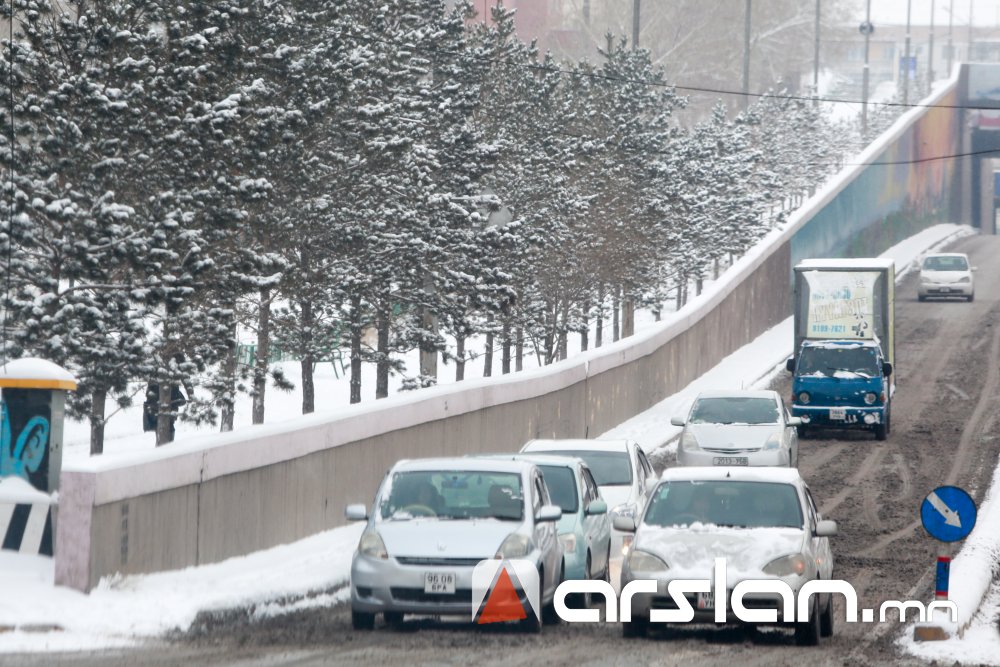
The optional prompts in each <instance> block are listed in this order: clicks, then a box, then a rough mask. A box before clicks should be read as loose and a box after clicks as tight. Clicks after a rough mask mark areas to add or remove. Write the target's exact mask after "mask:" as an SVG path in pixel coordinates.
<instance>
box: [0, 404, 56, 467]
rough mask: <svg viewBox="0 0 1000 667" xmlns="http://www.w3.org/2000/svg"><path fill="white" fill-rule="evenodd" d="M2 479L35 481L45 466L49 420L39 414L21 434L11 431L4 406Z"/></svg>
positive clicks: (0, 439) (1, 411) (0, 451)
mask: <svg viewBox="0 0 1000 667" xmlns="http://www.w3.org/2000/svg"><path fill="white" fill-rule="evenodd" d="M0 422H2V425H0V477H6V476H8V475H16V476H18V477H23V478H24V479H26V480H28V481H31V476H32V475H33V474H34V473H36V472H38V471H39V469H40V468H41V467H42V461H43V460H44V459H45V454H46V452H47V449H48V443H49V420H48V419H46V418H45V417H44V416H42V415H35V416H33V417H32V418H31V419H29V420H28V422H27V423H26V424H25V425H24V428H22V429H21V431H20V432H19V433H18V434H17V439H16V440H15V439H14V434H13V433H12V429H11V421H10V414H9V413H8V412H7V404H6V403H0Z"/></svg>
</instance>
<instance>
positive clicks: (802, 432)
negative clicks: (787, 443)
mask: <svg viewBox="0 0 1000 667" xmlns="http://www.w3.org/2000/svg"><path fill="white" fill-rule="evenodd" d="M795 432H796V433H797V434H798V436H799V440H806V439H807V438H808V437H809V427H808V426H805V425H804V424H800V425H798V426H796V427H795Z"/></svg>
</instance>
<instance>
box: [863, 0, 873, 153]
mask: <svg viewBox="0 0 1000 667" xmlns="http://www.w3.org/2000/svg"><path fill="white" fill-rule="evenodd" d="M871 25H872V0H867V2H865V31H864V32H865V67H864V70H863V71H862V75H861V77H862V78H861V136H862V137H863V138H864V137H867V136H868V42H869V40H870V37H871V33H872V31H871Z"/></svg>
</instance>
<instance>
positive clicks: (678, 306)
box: [674, 278, 684, 310]
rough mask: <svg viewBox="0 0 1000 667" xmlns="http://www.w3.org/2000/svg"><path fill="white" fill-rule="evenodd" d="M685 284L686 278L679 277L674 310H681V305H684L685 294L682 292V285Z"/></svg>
mask: <svg viewBox="0 0 1000 667" xmlns="http://www.w3.org/2000/svg"><path fill="white" fill-rule="evenodd" d="M683 284H684V279H683V278H678V279H677V304H676V305H675V307H674V310H680V309H681V306H683V305H684V303H683V301H682V299H683V294H682V292H683V290H682V289H681V285H683Z"/></svg>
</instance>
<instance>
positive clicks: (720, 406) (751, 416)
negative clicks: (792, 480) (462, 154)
mask: <svg viewBox="0 0 1000 667" xmlns="http://www.w3.org/2000/svg"><path fill="white" fill-rule="evenodd" d="M670 423H671V424H673V425H674V426H683V427H684V430H683V431H681V439H680V442H679V443H678V445H677V464H678V465H682V466H785V467H791V468H795V467H798V464H799V436H798V433H797V432H796V429H795V427H796V426H798V425H799V424H801V423H802V422H801V420H800V419H799V418H798V417H790V416H789V415H788V411H787V410H786V409H785V405H784V403H782V402H781V396H779V395H778V392H776V391H770V390H768V391H743V390H740V391H706V392H702V393H701V394H699V395H698V398H697V399H695V401H694V404H693V405H692V406H691V412H690V413H689V414H688V416H687V417H674V418H673V419H671V420H670Z"/></svg>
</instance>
